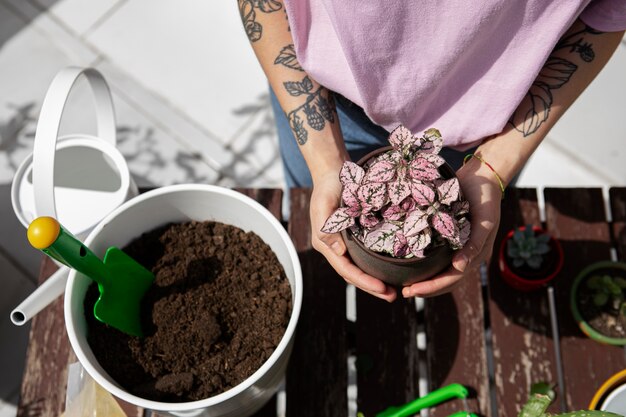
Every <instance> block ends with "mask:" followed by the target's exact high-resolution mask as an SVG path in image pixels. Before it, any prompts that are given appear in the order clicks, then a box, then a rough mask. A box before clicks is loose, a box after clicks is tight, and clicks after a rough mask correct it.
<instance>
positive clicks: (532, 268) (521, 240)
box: [498, 224, 564, 291]
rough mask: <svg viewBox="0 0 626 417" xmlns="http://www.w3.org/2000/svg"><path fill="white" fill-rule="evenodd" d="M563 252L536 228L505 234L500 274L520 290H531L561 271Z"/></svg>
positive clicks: (500, 254)
mask: <svg viewBox="0 0 626 417" xmlns="http://www.w3.org/2000/svg"><path fill="white" fill-rule="evenodd" d="M563 259H564V257H563V249H562V248H561V244H560V243H559V241H558V240H557V239H555V238H554V237H553V236H552V235H550V234H549V233H548V232H547V231H546V230H544V229H542V228H541V227H538V226H533V225H530V224H528V225H526V226H521V227H519V228H517V229H514V230H511V231H509V232H508V233H507V235H506V236H505V238H504V239H503V240H502V243H501V245H500V252H499V257H498V267H499V268H500V275H501V276H502V278H503V279H504V281H505V282H506V283H507V284H509V285H510V286H511V287H513V288H515V289H517V290H519V291H533V290H537V289H539V288H542V287H543V286H545V285H546V284H547V283H549V282H550V281H552V280H553V279H554V278H555V277H556V276H557V274H558V273H559V272H560V271H561V269H562V268H563Z"/></svg>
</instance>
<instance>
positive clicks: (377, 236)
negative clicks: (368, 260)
mask: <svg viewBox="0 0 626 417" xmlns="http://www.w3.org/2000/svg"><path fill="white" fill-rule="evenodd" d="M399 230H400V226H398V225H397V224H394V223H391V222H386V221H383V222H380V223H378V224H377V225H376V226H375V227H374V228H373V229H372V230H370V231H369V232H367V234H366V235H365V239H364V240H363V244H364V245H365V247H366V248H368V249H370V250H373V251H375V252H386V253H389V254H392V253H393V245H394V241H395V236H396V233H397V232H398V231H399Z"/></svg>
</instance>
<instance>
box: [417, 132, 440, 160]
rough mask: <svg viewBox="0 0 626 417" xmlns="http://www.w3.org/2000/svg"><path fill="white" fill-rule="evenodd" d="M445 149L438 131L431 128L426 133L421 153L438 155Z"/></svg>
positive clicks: (420, 149)
mask: <svg viewBox="0 0 626 417" xmlns="http://www.w3.org/2000/svg"><path fill="white" fill-rule="evenodd" d="M442 148H443V139H442V138H441V133H439V131H438V130H437V129H434V128H431V129H428V130H427V131H425V132H424V137H423V138H422V143H421V146H420V148H419V151H420V152H425V153H432V154H438V153H439V152H441V149H442Z"/></svg>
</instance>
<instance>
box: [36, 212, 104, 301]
mask: <svg viewBox="0 0 626 417" xmlns="http://www.w3.org/2000/svg"><path fill="white" fill-rule="evenodd" d="M27 236H28V241H29V242H30V244H31V245H32V246H33V247H34V248H36V249H39V250H41V251H42V252H43V253H45V254H46V255H48V256H50V257H51V258H53V259H56V260H57V261H59V262H61V263H63V264H65V265H67V266H69V267H70V268H73V269H75V270H77V271H78V272H80V273H82V274H84V275H86V276H87V277H89V278H91V279H93V280H94V281H96V282H97V283H98V286H99V287H102V285H105V281H106V280H107V279H108V278H107V270H106V268H105V266H104V263H103V262H102V261H101V260H100V258H98V257H97V256H96V255H95V254H94V253H93V252H92V251H91V250H89V248H88V247H87V246H85V245H83V244H82V242H81V241H79V240H78V239H76V238H75V237H74V236H73V235H72V234H71V233H70V232H68V231H67V230H65V229H64V228H63V227H62V226H61V225H60V224H59V222H58V221H57V220H56V219H55V218H53V217H47V216H44V217H38V218H36V219H35V220H33V221H32V222H31V223H30V225H29V226H28V232H27ZM100 289H101V288H100Z"/></svg>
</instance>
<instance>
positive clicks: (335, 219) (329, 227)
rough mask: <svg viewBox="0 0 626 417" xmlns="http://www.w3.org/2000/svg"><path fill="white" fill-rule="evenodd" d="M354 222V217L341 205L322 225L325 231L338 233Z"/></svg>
mask: <svg viewBox="0 0 626 417" xmlns="http://www.w3.org/2000/svg"><path fill="white" fill-rule="evenodd" d="M353 224H354V217H352V216H350V215H349V214H348V213H347V208H346V207H340V208H338V209H337V210H335V212H334V213H333V214H331V216H330V217H329V218H328V219H327V220H326V223H324V226H323V227H322V232H324V233H338V232H341V231H342V230H344V229H347V228H348V227H350V226H352V225H353Z"/></svg>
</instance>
